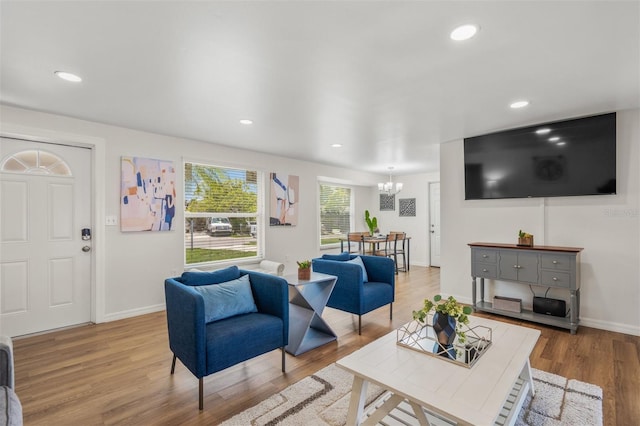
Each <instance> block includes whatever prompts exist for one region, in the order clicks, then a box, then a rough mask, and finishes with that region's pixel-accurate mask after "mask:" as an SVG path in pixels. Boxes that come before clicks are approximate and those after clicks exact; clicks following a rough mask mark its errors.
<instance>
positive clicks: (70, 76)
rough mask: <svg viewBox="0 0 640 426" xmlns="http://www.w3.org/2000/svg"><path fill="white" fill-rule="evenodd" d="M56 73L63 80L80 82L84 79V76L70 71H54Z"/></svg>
mask: <svg viewBox="0 0 640 426" xmlns="http://www.w3.org/2000/svg"><path fill="white" fill-rule="evenodd" d="M54 74H55V75H57V76H58V77H60V78H61V79H63V80H67V81H72V82H74V83H79V82H81V81H82V78H80V77H79V76H77V75H75V74H71V73H70V72H66V71H54Z"/></svg>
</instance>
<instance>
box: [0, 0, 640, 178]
mask: <svg viewBox="0 0 640 426" xmlns="http://www.w3.org/2000/svg"><path fill="white" fill-rule="evenodd" d="M0 8H1V9H0V20H1V30H0V36H1V46H0V47H1V50H0V55H1V56H0V59H1V70H0V71H1V75H0V77H1V80H0V102H2V103H3V104H6V105H13V106H19V107H24V108H30V109H35V110H40V111H46V112H52V113H56V114H62V115H67V116H72V117H78V118H82V119H87V120H92V121H98V122H103V123H108V124H114V125H118V126H124V127H129V128H134V129H140V130H145V131H150V132H156V133H161V134H166V135H173V136H179V137H184V138H190V139H196V140H202V141H206V142H213V143H219V144H224V145H230V146H235V147H241V148H246V149H250V150H255V151H262V152H269V153H274V154H277V155H283V156H288V157H293V158H298V159H304V160H311V161H316V162H321V163H327V164H333V165H338V166H344V167H349V168H355V169H360V170H364V171H371V172H379V173H386V171H387V168H388V167H389V166H395V171H394V174H405V173H415V172H428V171H434V170H437V169H438V153H439V149H438V147H439V144H440V143H442V142H447V141H450V140H455V139H460V138H463V137H466V136H474V135H479V134H483V133H487V132H490V131H494V130H500V129H505V128H510V127H518V126H523V125H528V124H534V123H539V122H544V121H552V120H558V119H564V118H570V117H577V116H583V115H591V114H596V113H601V112H609V111H614V110H623V109H630V108H639V107H640V2H639V1H621V2H615V1H605V2H593V1H510V2H506V1H496V2H485V1H473V2H454V1H441V2H434V1H423V2H415V1H414V2H401V1H393V2H391V1H389V2H362V1H353V2H347V1H326V2H309V1H297V2H296V1H277V2H276V1H261V2H248V1H244V2H213V1H200V2H178V1H173V2H171V1H164V2H150V1H103V2H99V1H86V2H79V1H75V2H74V1H69V2H61V1H44V2H35V1H4V0H3V1H2V2H1V4H0ZM464 23H475V24H477V25H480V27H481V29H480V31H479V33H478V35H477V36H476V37H475V38H473V39H471V40H469V41H467V42H454V41H452V40H450V39H449V32H450V31H451V30H452V29H453V28H454V27H456V26H457V25H460V24H464ZM55 70H65V71H69V72H73V73H76V74H78V75H80V76H82V78H83V82H82V83H76V84H72V83H68V82H65V81H63V80H60V79H58V78H57V77H55V76H54V75H53V71H55ZM523 98H524V99H528V100H529V101H530V102H531V104H530V106H529V107H527V108H524V109H521V110H512V109H510V108H509V104H510V103H511V102H512V101H514V100H517V99H523ZM242 118H249V119H252V120H253V121H254V124H253V125H252V126H243V125H241V124H239V122H238V121H239V120H240V119H242ZM332 143H340V144H342V145H343V147H342V148H331V147H330V145H331V144H332Z"/></svg>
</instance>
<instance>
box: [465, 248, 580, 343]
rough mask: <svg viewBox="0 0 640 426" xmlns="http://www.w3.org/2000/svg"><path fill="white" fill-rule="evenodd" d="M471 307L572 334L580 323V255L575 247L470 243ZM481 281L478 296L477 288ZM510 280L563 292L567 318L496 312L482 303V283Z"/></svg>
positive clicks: (532, 313)
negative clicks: (567, 301) (559, 289)
mask: <svg viewBox="0 0 640 426" xmlns="http://www.w3.org/2000/svg"><path fill="white" fill-rule="evenodd" d="M469 246H470V247H471V276H472V296H473V308H474V310H475V311H483V312H491V313H495V314H500V315H505V316H509V317H513V318H520V319H523V320H527V321H533V322H538V323H542V324H548V325H553V326H556V327H562V328H567V329H569V330H571V334H575V333H576V331H577V330H578V324H579V322H580V252H581V251H582V250H583V249H582V248H578V247H554V246H533V247H523V246H518V245H515V244H498V243H470V244H469ZM478 279H480V297H479V298H478V297H477V296H478V294H477V286H478ZM485 279H489V280H499V281H510V282H514V283H518V284H524V285H535V286H542V287H554V288H561V289H566V290H567V292H568V293H569V316H568V317H567V318H563V317H554V316H549V315H544V314H537V313H535V312H533V311H530V310H522V312H511V311H504V310H501V309H495V308H494V307H493V304H492V303H491V302H485V300H484V280H485Z"/></svg>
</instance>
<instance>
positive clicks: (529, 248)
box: [468, 243, 584, 253]
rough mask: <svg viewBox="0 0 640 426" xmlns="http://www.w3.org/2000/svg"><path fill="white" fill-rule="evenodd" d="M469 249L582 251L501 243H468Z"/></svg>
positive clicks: (575, 248) (577, 248)
mask: <svg viewBox="0 0 640 426" xmlns="http://www.w3.org/2000/svg"><path fill="white" fill-rule="evenodd" d="M468 245H469V246H470V247H490V248H506V249H515V250H538V251H564V252H567V253H580V252H581V251H582V250H584V249H583V248H582V247H559V246H538V245H534V246H519V245H517V244H502V243H469V244H468Z"/></svg>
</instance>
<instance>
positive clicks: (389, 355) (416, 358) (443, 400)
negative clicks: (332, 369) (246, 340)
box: [336, 316, 540, 425]
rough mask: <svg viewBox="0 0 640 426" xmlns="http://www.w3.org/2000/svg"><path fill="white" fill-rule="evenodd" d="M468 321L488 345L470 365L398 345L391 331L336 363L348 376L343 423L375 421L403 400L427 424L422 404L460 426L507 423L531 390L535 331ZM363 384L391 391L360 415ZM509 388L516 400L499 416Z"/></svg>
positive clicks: (508, 325)
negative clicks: (487, 337) (486, 334)
mask: <svg viewBox="0 0 640 426" xmlns="http://www.w3.org/2000/svg"><path fill="white" fill-rule="evenodd" d="M470 320H471V323H470V325H471V326H475V325H483V326H486V327H490V328H491V329H492V330H493V332H492V344H491V347H489V348H488V350H487V352H486V353H484V354H483V355H482V357H481V358H480V359H479V360H478V361H477V362H476V363H475V365H474V366H473V367H472V368H466V367H464V366H460V365H456V364H454V363H451V362H447V361H446V360H443V359H439V358H437V357H433V356H429V355H426V354H423V353H420V352H417V351H415V350H411V349H408V348H404V347H401V346H399V345H397V344H396V340H397V332H396V331H393V332H391V333H389V334H387V335H386V336H383V337H381V338H380V339H378V340H376V341H374V342H372V343H370V344H368V345H366V346H364V347H362V348H361V349H359V350H358V351H356V352H354V353H352V354H351V355H348V356H346V357H344V358H342V359H341V360H339V361H337V362H336V364H337V365H338V366H339V367H342V368H344V369H345V370H347V371H349V372H351V373H353V375H354V380H353V389H352V393H351V402H350V405H349V413H348V416H347V425H359V424H365V425H369V424H371V425H373V424H376V423H378V421H380V420H381V419H383V418H384V417H385V416H386V415H387V414H388V413H389V412H391V411H392V410H393V409H394V408H395V407H396V406H397V405H398V404H400V403H406V402H408V404H410V406H411V407H412V409H413V411H414V413H413V414H414V416H415V417H416V419H417V422H418V423H419V424H421V425H429V424H430V423H429V420H428V419H427V416H426V415H425V412H424V410H423V409H422V408H424V409H425V410H426V411H427V412H429V413H434V414H435V415H436V416H441V417H444V418H445V419H449V420H451V421H453V422H455V423H457V424H463V425H464V424H469V425H493V424H494V423H495V422H496V421H497V420H498V419H499V418H501V421H500V422H501V423H502V422H504V424H510V423H513V421H515V418H517V413H518V411H519V410H520V408H521V407H522V402H523V400H524V397H525V396H526V394H527V392H531V393H532V394H533V393H534V388H533V379H532V376H531V366H530V364H529V356H530V355H531V351H532V350H533V348H534V346H535V344H536V342H537V340H538V337H539V336H540V331H538V330H534V329H530V328H525V327H520V326H516V325H511V324H506V323H503V322H499V321H493V320H489V319H486V318H479V317H475V316H471V317H470ZM368 383H375V384H377V385H379V386H381V387H383V388H384V389H387V390H388V391H389V392H390V393H391V394H392V395H391V397H390V398H388V399H387V401H386V402H385V403H384V404H383V405H382V406H381V407H379V408H378V410H377V411H375V412H374V413H373V414H371V415H370V417H368V418H365V415H364V401H365V395H366V389H367V384H368ZM514 388H517V389H518V392H517V397H516V400H515V401H512V402H510V403H509V404H506V405H507V407H510V408H511V413H506V414H505V413H504V407H505V403H506V402H507V399H508V398H509V396H510V395H511V394H512V393H513V390H514ZM405 400H406V401H405ZM501 412H502V414H501ZM505 417H506V419H505Z"/></svg>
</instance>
